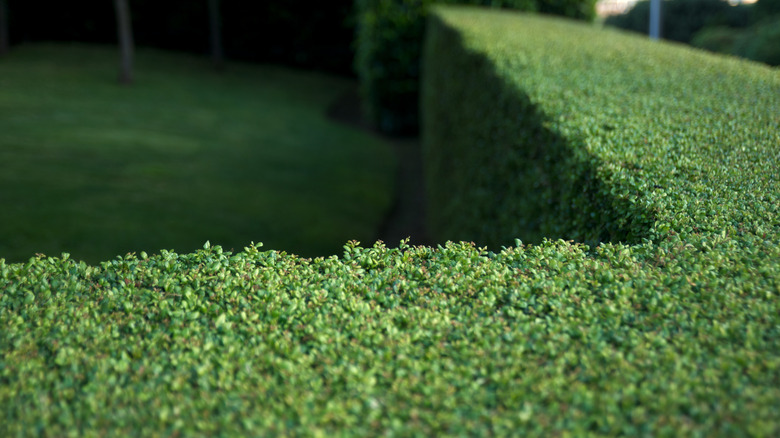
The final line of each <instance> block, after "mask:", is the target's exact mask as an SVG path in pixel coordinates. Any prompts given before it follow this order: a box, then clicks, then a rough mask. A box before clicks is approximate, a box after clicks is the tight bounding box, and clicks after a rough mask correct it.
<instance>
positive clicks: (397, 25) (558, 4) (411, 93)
mask: <svg viewBox="0 0 780 438" xmlns="http://www.w3.org/2000/svg"><path fill="white" fill-rule="evenodd" d="M433 3H434V2H433V1H432V0H356V1H355V5H356V8H357V12H356V14H357V36H356V54H355V71H356V72H357V75H358V78H359V79H360V83H361V88H362V94H363V99H364V108H365V111H366V115H367V117H368V118H369V120H370V121H371V122H372V123H373V124H375V125H376V126H377V127H378V128H379V129H380V130H382V131H384V132H386V133H390V134H400V135H404V134H415V133H417V131H418V129H419V101H420V94H419V87H420V85H419V80H420V59H421V50H422V40H423V33H424V28H425V17H426V16H427V14H428V9H429V7H430V5H431V4H433ZM438 3H460V4H471V5H483V6H489V7H494V8H508V9H517V10H524V11H537V12H541V13H545V14H556V15H563V16H567V17H572V18H578V19H583V20H591V19H592V18H593V17H594V16H595V0H444V1H439V2H438Z"/></svg>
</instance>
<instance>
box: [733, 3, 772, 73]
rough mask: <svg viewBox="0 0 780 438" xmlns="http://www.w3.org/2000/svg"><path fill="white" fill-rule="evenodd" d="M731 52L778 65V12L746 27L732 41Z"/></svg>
mask: <svg viewBox="0 0 780 438" xmlns="http://www.w3.org/2000/svg"><path fill="white" fill-rule="evenodd" d="M732 53H733V54H735V55H737V56H741V57H743V58H747V59H752V60H753V61H758V62H763V63H765V64H769V65H774V66H780V14H777V15H774V16H772V17H769V18H767V19H765V20H762V21H760V22H758V23H757V24H756V25H754V26H751V27H749V28H747V29H746V30H745V31H744V32H742V33H741V34H740V36H739V38H738V39H737V40H736V41H735V42H734V47H733V52H732Z"/></svg>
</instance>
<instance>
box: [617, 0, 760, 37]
mask: <svg viewBox="0 0 780 438" xmlns="http://www.w3.org/2000/svg"><path fill="white" fill-rule="evenodd" d="M762 1H765V0H762ZM752 9H753V6H752V5H737V6H731V5H730V4H729V3H728V2H727V1H726V0H667V1H664V2H663V5H662V7H661V26H662V29H661V37H662V38H664V39H667V40H672V41H679V42H683V43H690V42H691V40H692V39H693V37H694V35H695V34H696V32H698V31H700V30H701V29H703V28H705V27H711V26H729V27H746V26H748V25H750V24H751V20H752V17H753V14H752ZM649 22H650V1H649V0H643V1H640V2H637V3H636V4H635V5H634V6H633V7H632V8H631V10H629V11H628V12H626V13H625V14H620V15H613V16H610V17H607V19H606V20H605V24H606V25H608V26H614V27H619V28H621V29H626V30H632V31H634V32H639V33H644V34H647V32H648V26H649Z"/></svg>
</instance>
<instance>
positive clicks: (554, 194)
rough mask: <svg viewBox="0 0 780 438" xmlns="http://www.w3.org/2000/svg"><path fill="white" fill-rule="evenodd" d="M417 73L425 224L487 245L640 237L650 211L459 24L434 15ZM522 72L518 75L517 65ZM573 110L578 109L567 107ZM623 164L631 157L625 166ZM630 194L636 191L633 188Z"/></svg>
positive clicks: (437, 235)
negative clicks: (464, 41)
mask: <svg viewBox="0 0 780 438" xmlns="http://www.w3.org/2000/svg"><path fill="white" fill-rule="evenodd" d="M435 32H436V34H435V35H429V40H428V41H427V47H426V50H427V51H426V56H428V57H433V58H432V59H426V62H425V67H426V71H425V72H424V79H423V87H424V89H423V100H422V101H423V109H422V113H423V117H424V119H423V127H424V133H423V141H424V145H423V146H424V150H423V156H424V163H425V175H426V185H427V189H428V212H429V215H428V219H429V222H428V225H429V228H428V230H429V232H430V234H431V236H432V237H433V239H434V241H435V242H437V243H440V242H444V241H446V240H466V241H473V242H475V243H476V244H478V245H486V246H488V247H489V248H490V249H492V250H498V249H500V248H501V247H502V246H514V241H515V239H521V240H522V241H523V242H524V243H539V242H541V241H542V239H544V238H548V239H559V238H560V239H564V240H574V241H577V242H582V243H586V244H588V245H590V246H594V245H597V244H598V243H600V242H624V243H629V244H630V243H639V242H641V241H642V239H644V238H650V229H651V227H652V225H653V223H654V221H655V216H656V215H655V214H654V212H650V211H646V210H643V209H642V207H639V206H637V204H634V203H631V202H630V201H629V200H628V199H627V198H622V197H619V196H616V195H613V194H612V193H620V192H623V191H624V190H623V189H624V188H622V187H618V189H619V190H611V189H612V188H611V187H607V186H606V183H605V182H604V181H603V180H602V179H601V177H599V176H598V172H597V169H599V167H600V163H599V160H598V159H597V158H596V157H593V156H591V155H590V154H588V153H587V151H586V147H585V145H584V139H581V138H567V137H564V136H562V135H560V134H559V133H558V132H556V131H554V130H553V129H552V128H551V127H553V126H555V122H554V121H553V119H552V118H550V117H549V116H548V115H546V114H544V113H543V111H542V110H541V109H540V107H539V106H537V104H535V103H534V102H533V101H532V100H531V99H530V97H529V96H528V95H526V94H524V93H523V92H522V90H519V89H518V88H517V86H516V85H514V84H511V83H509V82H508V81H507V79H506V78H504V77H502V76H500V75H498V74H496V72H495V67H494V66H493V65H492V63H491V62H490V61H489V60H487V59H485V57H484V56H483V55H481V54H479V53H473V52H471V53H464V49H463V48H462V45H460V43H459V41H458V39H459V38H460V37H459V35H458V34H457V32H455V31H454V30H452V29H448V28H446V27H445V26H444V25H442V24H440V23H436V29H435ZM520 74H522V73H520ZM572 111H576V110H575V109H572ZM626 166H627V168H628V169H629V170H630V168H631V164H630V163H627V164H626ZM631 195H632V196H640V194H638V193H632V194H631Z"/></svg>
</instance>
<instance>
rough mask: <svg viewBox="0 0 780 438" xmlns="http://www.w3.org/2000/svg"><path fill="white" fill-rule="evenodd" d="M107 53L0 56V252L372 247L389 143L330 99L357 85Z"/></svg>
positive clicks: (62, 48)
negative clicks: (130, 70)
mask: <svg viewBox="0 0 780 438" xmlns="http://www.w3.org/2000/svg"><path fill="white" fill-rule="evenodd" d="M117 56H118V55H117V53H116V51H115V49H114V48H112V47H95V46H82V45H37V44H36V45H29V46H22V47H19V48H17V49H15V50H14V51H12V53H11V54H10V55H9V56H7V57H5V58H3V59H0V206H2V207H1V208H0V258H5V259H6V260H7V261H9V262H14V261H23V260H26V259H28V258H29V257H31V256H33V254H35V253H45V254H49V255H58V254H59V253H61V252H68V253H70V254H71V256H72V257H74V258H77V259H83V260H85V261H88V262H97V261H100V260H106V259H111V258H113V257H115V256H117V255H120V254H125V253H127V252H140V251H141V250H145V251H147V252H150V253H151V252H157V251H159V250H160V249H172V250H176V251H181V252H187V251H191V250H193V249H196V248H199V247H201V246H202V245H203V243H204V242H205V241H206V240H210V241H211V243H212V244H219V245H222V246H223V247H225V248H226V249H231V248H235V249H236V250H240V249H242V248H243V247H244V246H247V245H248V244H249V243H250V242H252V241H254V242H263V243H264V245H265V246H264V248H266V249H278V250H284V251H289V252H293V253H296V254H299V255H303V256H315V255H330V254H337V253H340V252H341V246H342V245H344V243H345V242H346V241H348V240H350V239H356V240H361V241H370V240H372V239H373V238H374V237H375V233H376V228H377V226H378V224H379V223H380V222H381V220H382V217H383V216H384V214H385V213H386V210H387V208H388V206H389V204H390V200H391V191H392V177H393V168H394V164H395V163H394V158H393V155H392V151H391V150H390V149H389V146H388V145H387V144H386V143H384V142H383V141H382V140H380V139H377V138H374V137H372V136H370V135H369V134H367V133H364V132H361V131H357V130H355V129H353V128H351V127H348V126H346V125H341V124H338V123H336V122H334V121H332V120H329V119H328V118H327V117H326V116H325V109H326V108H327V106H328V105H329V104H330V103H331V102H333V101H334V99H336V98H337V97H338V96H339V95H340V94H341V93H343V92H344V91H345V90H347V89H349V87H351V86H352V83H351V82H350V81H349V80H346V79H342V78H334V77H331V76H325V75H322V74H317V73H311V72H300V71H295V70H289V69H285V68H281V67H276V66H257V65H242V64H229V65H228V67H227V70H226V71H225V72H223V73H216V72H214V71H213V70H212V69H211V67H210V64H209V61H208V60H207V59H205V58H203V59H202V58H198V57H193V56H188V55H181V54H173V53H166V52H160V51H151V50H140V51H138V53H137V56H136V71H135V76H136V83H135V84H134V85H133V86H131V87H121V86H119V85H118V84H117V82H116V77H117Z"/></svg>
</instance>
